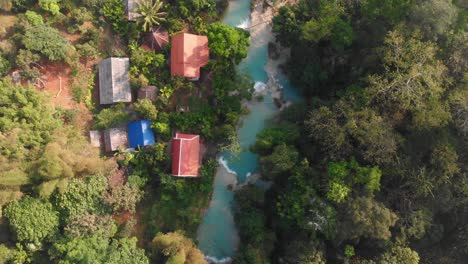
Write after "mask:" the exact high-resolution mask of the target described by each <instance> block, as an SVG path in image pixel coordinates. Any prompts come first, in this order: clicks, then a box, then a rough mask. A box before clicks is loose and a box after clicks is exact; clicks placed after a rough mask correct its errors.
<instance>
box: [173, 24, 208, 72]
mask: <svg viewBox="0 0 468 264" xmlns="http://www.w3.org/2000/svg"><path fill="white" fill-rule="evenodd" d="M209 59H210V49H209V48H208V37H207V36H199V35H194V34H189V33H179V34H177V35H174V36H172V46H171V76H176V75H177V76H182V77H185V78H189V79H192V80H198V79H200V68H201V67H203V66H205V65H206V64H207V63H208V60H209Z"/></svg>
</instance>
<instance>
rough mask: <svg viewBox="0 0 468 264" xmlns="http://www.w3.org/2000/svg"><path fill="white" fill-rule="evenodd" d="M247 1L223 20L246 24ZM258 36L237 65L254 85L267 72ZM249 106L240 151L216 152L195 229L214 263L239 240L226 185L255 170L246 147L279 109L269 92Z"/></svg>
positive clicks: (288, 91)
mask: <svg viewBox="0 0 468 264" xmlns="http://www.w3.org/2000/svg"><path fill="white" fill-rule="evenodd" d="M250 2H251V1H250V0H231V1H230V2H229V7H228V10H227V12H226V15H225V16H224V19H223V22H224V23H226V24H228V25H230V26H234V27H243V28H246V27H248V25H249V24H250V23H249V21H250V12H251V10H250ZM259 38H261V36H257V37H255V36H253V37H252V38H251V46H250V48H249V53H248V56H247V58H245V59H244V60H243V61H242V62H241V64H240V65H239V66H238V70H239V71H243V72H247V73H248V74H249V75H250V76H251V77H252V79H253V80H254V82H255V85H256V86H260V87H261V86H264V84H265V83H266V82H267V81H268V74H267V73H266V72H265V70H264V67H265V64H266V63H267V60H268V50H267V49H268V43H266V42H265V41H262V39H259ZM275 79H277V80H278V82H279V84H280V85H281V86H282V87H283V89H282V92H283V97H284V99H285V100H289V101H297V100H298V98H299V96H298V94H297V93H296V92H295V90H294V89H293V88H292V87H291V85H290V83H289V82H288V80H287V79H286V77H284V76H275ZM249 108H250V113H249V114H248V115H247V116H245V117H244V118H243V119H242V123H241V125H240V127H239V128H238V131H237V134H238V139H239V143H240V146H241V153H240V154H238V155H236V156H235V157H234V156H233V155H232V154H231V153H229V152H223V153H220V154H219V156H218V159H219V163H220V167H219V168H218V172H217V174H216V177H215V182H214V186H213V196H212V200H211V202H210V206H209V208H208V209H207V211H206V213H205V215H204V217H203V220H202V223H201V225H200V226H199V228H198V232H197V242H198V245H199V247H200V249H201V250H202V251H203V253H204V254H205V255H206V256H207V259H208V260H209V261H210V262H213V263H229V262H230V261H231V257H232V256H234V254H235V251H236V249H237V247H238V243H239V237H238V233H237V229H236V226H235V223H234V220H233V215H232V210H231V205H232V201H233V196H234V194H233V192H232V191H230V190H228V185H230V184H235V183H236V182H237V183H243V182H244V181H245V180H246V179H247V178H248V177H249V176H250V175H251V174H253V173H255V172H256V171H257V166H258V156H257V155H256V154H254V153H252V152H250V151H249V146H251V145H252V144H254V143H255V139H256V135H257V134H258V133H259V132H260V131H261V130H262V129H263V128H265V127H266V126H267V125H268V122H270V121H271V120H272V118H273V117H274V116H275V114H277V113H278V110H279V109H278V108H277V107H276V105H275V104H274V102H273V98H272V96H271V94H269V93H267V94H266V95H265V96H264V100H262V101H261V102H257V101H255V100H254V101H253V102H251V103H250V104H249ZM236 177H237V178H236Z"/></svg>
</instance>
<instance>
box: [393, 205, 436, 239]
mask: <svg viewBox="0 0 468 264" xmlns="http://www.w3.org/2000/svg"><path fill="white" fill-rule="evenodd" d="M402 220H403V221H401V222H402V223H403V226H402V228H401V229H402V235H403V239H404V240H406V239H416V240H418V239H422V238H423V237H424V235H425V234H426V232H427V231H428V230H429V228H430V226H431V224H432V215H431V211H429V210H428V209H426V208H423V209H421V210H417V211H414V212H411V213H410V214H409V215H408V216H407V217H405V219H402Z"/></svg>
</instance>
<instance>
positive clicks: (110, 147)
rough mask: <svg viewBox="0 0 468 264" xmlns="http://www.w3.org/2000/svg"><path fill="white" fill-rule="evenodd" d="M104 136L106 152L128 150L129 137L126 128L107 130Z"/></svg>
mask: <svg viewBox="0 0 468 264" xmlns="http://www.w3.org/2000/svg"><path fill="white" fill-rule="evenodd" d="M103 135H104V136H103V137H104V146H105V149H106V152H112V151H116V150H119V149H127V148H128V136H127V129H126V128H125V127H117V128H109V129H106V130H104V133H103Z"/></svg>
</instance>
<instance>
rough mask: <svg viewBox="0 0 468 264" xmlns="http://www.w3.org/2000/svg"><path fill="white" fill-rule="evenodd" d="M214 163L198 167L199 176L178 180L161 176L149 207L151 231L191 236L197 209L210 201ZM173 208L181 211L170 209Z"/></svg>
mask: <svg viewBox="0 0 468 264" xmlns="http://www.w3.org/2000/svg"><path fill="white" fill-rule="evenodd" d="M217 164H218V163H217V162H216V160H209V161H208V162H206V163H204V164H203V165H202V167H201V168H200V172H199V173H200V176H199V177H198V178H194V179H185V180H183V181H181V180H180V179H178V178H177V177H173V176H171V175H167V174H161V175H159V177H160V189H159V191H160V194H159V197H158V199H157V200H156V201H155V202H154V205H153V207H152V208H151V214H150V215H151V216H150V217H151V218H150V219H151V220H150V225H151V228H152V229H153V230H154V231H159V230H177V229H183V230H186V231H187V232H188V233H194V232H195V230H196V228H197V226H198V225H199V224H200V221H201V215H202V214H201V212H202V211H201V210H203V208H205V207H206V206H207V205H208V203H209V201H210V193H211V190H212V184H213V179H214V175H215V171H216V167H217ZM174 208H185V209H184V210H174Z"/></svg>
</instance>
